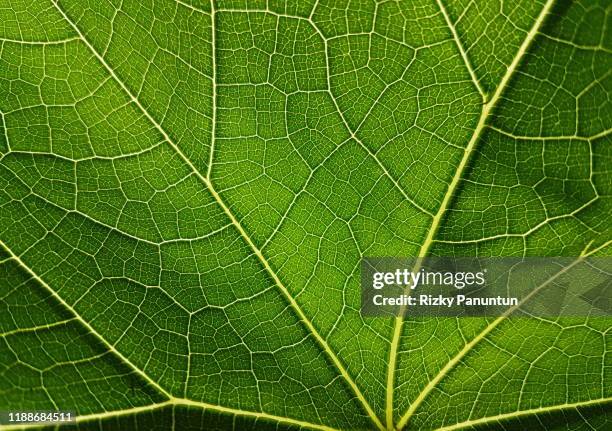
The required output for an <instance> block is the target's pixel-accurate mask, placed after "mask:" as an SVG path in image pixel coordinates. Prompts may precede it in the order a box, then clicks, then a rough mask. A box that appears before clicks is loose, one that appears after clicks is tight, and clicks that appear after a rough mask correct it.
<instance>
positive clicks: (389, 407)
mask: <svg viewBox="0 0 612 431" xmlns="http://www.w3.org/2000/svg"><path fill="white" fill-rule="evenodd" d="M553 4H554V0H547V2H546V4H545V5H544V7H543V8H542V10H541V11H540V14H539V15H538V17H537V18H536V20H535V22H534V24H533V26H532V27H531V30H530V31H529V33H528V34H527V36H526V37H525V39H524V40H523V43H522V44H521V46H520V48H519V50H518V51H517V53H516V55H515V56H514V58H513V60H512V62H511V63H510V66H509V67H508V70H507V71H506V73H505V74H504V76H503V77H502V79H501V81H500V83H499V85H498V86H497V88H496V90H495V93H494V94H493V96H492V97H491V99H490V100H489V101H487V102H486V103H485V104H484V105H483V108H482V111H481V114H480V117H479V119H478V123H477V126H476V128H475V130H474V133H473V134H472V136H471V138H470V140H469V142H468V145H467V146H466V148H465V150H464V153H463V157H462V158H461V161H460V162H459V165H458V167H457V171H456V172H455V175H454V176H453V178H452V179H451V182H450V184H449V187H448V189H447V190H446V193H445V195H444V198H443V199H442V203H441V204H440V207H439V208H438V211H437V212H436V214H435V216H434V218H433V220H432V224H431V226H430V228H429V230H428V232H427V236H426V238H425V241H424V242H423V245H422V246H421V248H420V250H419V255H418V257H425V256H427V255H428V254H429V251H430V249H431V246H432V244H433V242H434V238H435V236H436V234H437V232H438V229H439V228H440V223H441V221H442V219H443V217H444V215H445V213H446V211H447V209H448V207H449V205H450V203H451V200H452V198H453V197H454V195H455V191H456V189H457V186H458V184H459V181H460V180H461V178H462V176H463V174H464V172H465V169H466V167H467V165H468V163H469V161H470V159H471V157H472V155H473V154H474V151H475V149H476V147H477V144H478V142H479V140H480V137H481V136H482V133H483V131H484V130H485V129H486V125H487V120H488V118H489V116H490V115H491V113H492V112H493V111H494V109H495V106H496V105H497V102H499V99H500V97H501V96H502V94H503V92H504V91H505V89H506V87H507V85H508V83H509V82H510V80H511V79H512V77H513V76H514V73H515V72H516V70H517V69H518V67H519V65H520V62H521V60H522V59H523V57H524V56H525V53H526V52H527V50H528V49H529V47H530V45H531V43H532V42H533V40H534V39H535V37H536V35H537V34H538V32H539V30H540V28H541V27H542V24H543V23H544V20H545V18H546V16H547V15H548V13H549V12H550V9H551V8H552V5H553ZM458 49H460V50H461V47H460V46H459V48H458ZM463 58H464V60H466V58H465V56H463ZM466 61H467V60H466ZM466 67H468V69H470V68H471V66H470V65H469V63H467V64H466ZM402 311H403V310H400V315H399V316H398V317H396V319H395V326H394V330H393V338H392V341H391V347H390V350H389V368H388V372H387V397H386V400H387V403H386V423H387V429H388V430H393V429H394V427H395V426H394V422H393V404H394V393H393V392H394V386H395V370H396V367H397V351H398V348H399V341H400V338H401V333H402V327H403V322H404V319H403V317H402V315H403V312H402ZM466 353H467V352H466ZM443 371H444V374H443V375H442V376H440V374H438V376H436V377H435V378H434V379H435V380H436V381H439V380H440V379H441V377H443V376H444V375H445V374H446V373H447V372H448V371H449V369H445V368H443ZM433 388H434V386H426V387H425V389H424V390H423V391H421V393H420V394H419V395H418V396H417V398H416V399H415V401H414V402H413V403H412V404H411V405H410V407H409V409H408V411H407V412H406V414H404V415H403V417H402V419H400V423H399V424H398V426H399V428H400V429H401V428H402V427H403V426H404V425H405V424H406V423H407V422H408V420H409V419H410V417H411V415H412V414H413V413H414V412H415V411H416V409H417V408H418V406H419V405H420V404H421V403H422V402H423V400H424V399H425V398H426V397H427V395H429V393H430V392H431V391H432V390H433Z"/></svg>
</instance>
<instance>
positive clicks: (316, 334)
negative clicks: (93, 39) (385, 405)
mask: <svg viewBox="0 0 612 431" xmlns="http://www.w3.org/2000/svg"><path fill="white" fill-rule="evenodd" d="M52 1H53V4H54V6H55V7H56V9H57V10H58V11H59V13H60V14H61V15H62V17H63V18H64V19H65V20H66V22H67V23H68V24H69V25H70V26H71V27H72V28H73V29H74V31H75V32H76V33H77V34H78V35H79V37H80V39H81V40H82V41H83V43H84V44H85V45H86V46H87V48H88V49H89V50H90V51H91V52H92V54H93V55H94V56H95V57H96V58H97V59H98V61H99V62H100V63H101V64H102V66H103V67H104V68H105V69H106V70H107V72H108V73H109V74H110V75H111V76H112V77H113V79H114V80H115V81H116V82H117V84H118V85H119V86H120V87H121V88H122V89H123V91H124V92H125V93H126V94H127V95H128V96H129V97H130V99H131V100H132V102H133V103H134V104H135V105H136V106H137V107H138V108H139V110H140V111H141V112H142V113H143V115H144V116H145V117H146V118H147V119H148V120H149V121H150V122H151V124H152V125H153V126H154V127H155V128H156V129H157V130H158V131H159V133H160V134H161V135H162V136H163V137H164V139H165V140H166V142H168V144H169V145H170V146H171V147H172V148H173V149H174V150H175V152H176V153H177V154H178V156H179V157H180V158H181V159H182V160H183V162H184V163H185V164H186V165H187V166H188V167H189V168H190V169H191V170H192V172H193V173H194V175H196V176H197V177H198V179H199V180H200V181H201V182H202V183H203V184H204V185H205V186H206V188H207V189H208V191H209V192H210V194H211V195H212V196H213V198H214V199H215V201H216V202H217V204H218V205H219V206H220V207H221V208H222V209H223V211H224V212H225V214H226V215H227V217H228V218H229V219H230V221H231V222H232V224H233V225H234V227H235V228H236V230H237V231H238V232H239V233H240V235H241V236H242V238H243V239H244V241H245V242H246V243H247V244H248V245H249V247H250V248H251V250H252V251H253V253H254V254H255V256H257V258H258V259H259V261H260V262H261V264H262V266H263V267H264V268H265V270H266V271H267V272H268V274H269V275H270V277H271V278H272V279H273V280H274V282H275V284H276V285H277V287H278V288H279V290H280V291H281V293H282V294H283V296H284V297H285V298H286V299H287V301H288V302H289V304H290V306H291V307H292V309H293V310H294V312H295V313H296V314H297V316H298V317H299V318H300V320H301V322H302V323H303V324H304V326H305V327H306V328H307V329H308V330H309V332H310V333H311V334H312V336H313V337H314V338H315V340H316V341H317V342H318V343H319V345H320V346H321V348H322V349H323V351H324V352H325V353H326V354H327V356H328V357H329V359H330V360H331V361H332V363H333V364H334V365H335V366H336V368H337V369H338V371H339V372H340V374H341V375H342V377H343V378H344V379H345V380H346V382H347V383H348V385H349V387H350V388H351V389H352V390H353V392H354V393H355V396H356V397H357V399H358V400H359V402H360V403H361V404H362V406H363V408H364V409H365V411H366V413H367V414H368V416H369V417H370V419H371V420H372V422H373V423H374V425H375V426H376V427H377V428H378V429H380V430H384V426H383V425H382V423H381V422H380V420H379V419H378V417H377V415H376V413H375V412H374V410H373V409H372V407H371V406H370V404H369V402H368V401H367V400H366V398H365V397H364V395H363V393H362V392H361V390H360V389H359V387H358V386H357V384H356V383H355V381H354V380H353V378H352V377H351V376H350V374H349V373H348V371H347V370H346V368H345V367H344V365H343V364H342V362H341V361H340V359H339V358H338V356H337V355H336V354H335V353H334V351H333V350H332V349H331V348H330V346H329V344H328V343H327V341H326V340H325V339H324V338H323V337H322V336H321V334H319V331H318V330H317V329H316V328H315V327H314V324H313V323H312V322H311V321H310V320H309V319H308V318H307V317H306V315H305V314H304V311H303V310H302V309H301V307H300V306H299V304H298V303H297V301H296V300H295V298H293V296H292V295H291V293H290V292H289V290H288V289H287V287H286V286H285V285H284V283H283V282H282V281H281V280H280V278H279V277H278V275H277V274H276V272H275V271H274V270H273V269H272V267H271V266H270V263H269V262H268V260H267V259H266V258H265V256H264V255H263V254H262V252H261V250H260V249H259V248H258V247H257V246H256V245H255V243H254V242H253V241H252V240H251V238H250V236H249V235H248V234H247V232H246V231H245V230H244V228H243V227H242V225H241V224H240V222H239V221H238V220H237V219H236V217H235V216H234V214H233V213H232V211H231V210H230V209H229V207H228V206H227V205H226V203H225V202H224V201H223V199H222V198H221V196H220V195H219V193H218V192H217V191H216V190H215V188H214V187H213V185H212V183H211V181H210V180H209V179H208V178H207V177H206V176H204V175H203V174H202V173H201V172H200V171H199V170H198V169H197V168H196V167H195V166H194V165H193V163H191V161H190V160H189V158H188V157H187V156H186V155H185V154H184V153H183V151H182V150H181V149H180V148H179V147H178V145H176V143H175V142H174V141H173V140H172V139H171V138H170V136H169V135H168V133H167V132H166V131H165V129H164V128H163V127H162V126H161V124H159V122H157V120H155V118H153V116H152V115H151V114H150V113H149V112H148V111H147V110H146V109H145V107H144V106H143V105H142V104H141V103H140V101H139V100H138V98H137V97H136V96H135V95H134V94H133V93H132V91H131V90H130V89H129V88H128V87H127V85H126V84H125V83H124V82H123V81H122V80H121V79H120V78H119V77H118V76H117V74H116V73H115V71H114V70H113V68H112V67H111V66H110V65H109V64H108V62H107V61H106V60H105V59H104V57H102V55H101V54H100V53H99V52H98V51H97V50H96V49H95V48H94V47H93V45H92V44H91V43H90V42H89V40H87V38H86V37H85V35H84V34H83V32H82V31H81V30H80V28H79V27H78V26H77V25H76V24H75V23H74V22H73V21H72V20H71V19H70V17H69V16H68V15H67V14H66V13H65V12H64V10H63V9H62V8H61V7H60V5H59V4H58V0H52ZM214 85H215V83H214V82H213V86H214ZM213 140H214V136H213Z"/></svg>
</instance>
